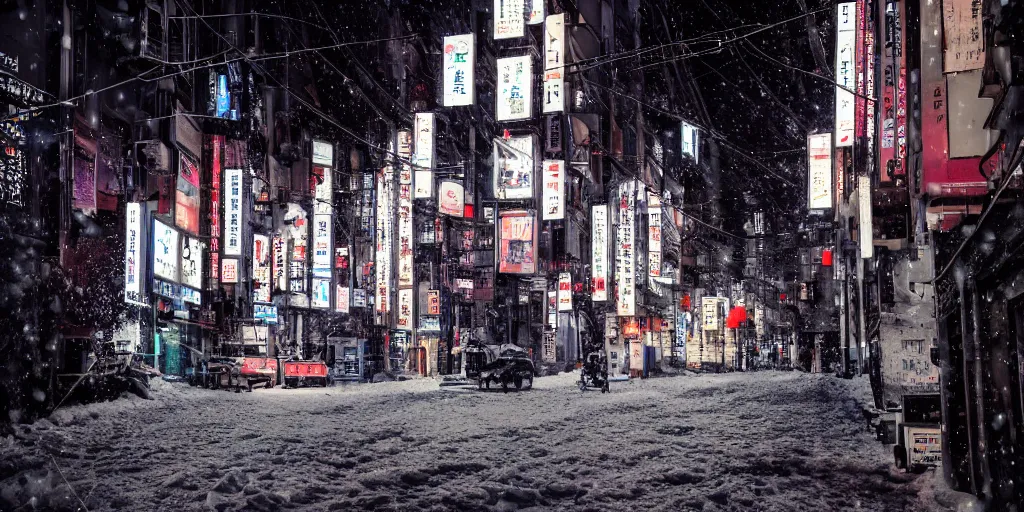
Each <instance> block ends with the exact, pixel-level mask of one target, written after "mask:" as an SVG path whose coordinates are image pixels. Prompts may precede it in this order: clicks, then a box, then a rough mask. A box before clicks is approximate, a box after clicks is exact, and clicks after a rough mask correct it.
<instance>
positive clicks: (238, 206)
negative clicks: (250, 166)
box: [224, 169, 242, 256]
mask: <svg viewBox="0 0 1024 512" xmlns="http://www.w3.org/2000/svg"><path fill="white" fill-rule="evenodd" d="M224 255H225V256H241V255H242V170H241V169H228V170H226V171H224Z"/></svg>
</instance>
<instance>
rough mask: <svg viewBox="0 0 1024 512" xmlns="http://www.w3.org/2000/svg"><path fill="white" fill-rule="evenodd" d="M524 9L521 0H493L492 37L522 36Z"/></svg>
mask: <svg viewBox="0 0 1024 512" xmlns="http://www.w3.org/2000/svg"><path fill="white" fill-rule="evenodd" d="M525 11H526V6H525V5H523V0H494V39H495V40H497V39H512V38H515V37H523V34H524V32H525V29H526V27H525V22H526V19H525V18H526V16H525V14H526V12H525Z"/></svg>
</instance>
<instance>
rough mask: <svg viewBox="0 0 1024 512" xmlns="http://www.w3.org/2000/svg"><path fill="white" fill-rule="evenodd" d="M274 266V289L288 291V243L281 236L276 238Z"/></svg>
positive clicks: (272, 269)
mask: <svg viewBox="0 0 1024 512" xmlns="http://www.w3.org/2000/svg"><path fill="white" fill-rule="evenodd" d="M272 248H273V251H274V254H272V255H271V257H272V258H273V262H272V263H273V264H272V265H271V268H270V272H271V276H272V277H273V279H274V289H275V290H277V291H281V292H283V291H287V290H288V242H287V241H286V240H285V239H284V237H281V236H275V237H274V245H273V247H272Z"/></svg>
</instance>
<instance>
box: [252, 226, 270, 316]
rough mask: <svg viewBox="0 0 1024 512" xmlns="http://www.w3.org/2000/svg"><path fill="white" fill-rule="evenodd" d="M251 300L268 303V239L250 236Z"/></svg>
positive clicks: (264, 236)
mask: <svg viewBox="0 0 1024 512" xmlns="http://www.w3.org/2000/svg"><path fill="white" fill-rule="evenodd" d="M252 279H253V286H252V300H253V302H270V239H269V238H268V237H267V236H266V235H253V236H252Z"/></svg>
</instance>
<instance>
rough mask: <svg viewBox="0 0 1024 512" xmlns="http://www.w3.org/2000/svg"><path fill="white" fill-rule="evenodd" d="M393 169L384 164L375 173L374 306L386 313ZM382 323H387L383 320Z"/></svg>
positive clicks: (389, 294)
mask: <svg viewBox="0 0 1024 512" xmlns="http://www.w3.org/2000/svg"><path fill="white" fill-rule="evenodd" d="M393 180H394V170H393V168H392V167H391V166H390V165H389V166H385V167H384V169H382V170H381V172H379V173H377V214H376V219H377V226H376V228H377V237H376V238H377V242H376V248H375V249H376V252H375V257H374V262H375V264H374V274H375V276H374V277H375V279H374V280H375V282H376V286H374V308H375V309H376V311H377V313H379V314H381V315H386V314H387V313H389V312H390V311H391V270H392V269H391V257H392V247H393V245H394V244H393V240H392V236H393V230H392V227H391V226H392V221H393V219H392V212H393V208H392V202H393V201H392V192H393V188H394V185H393ZM384 323H387V322H386V321H384Z"/></svg>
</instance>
